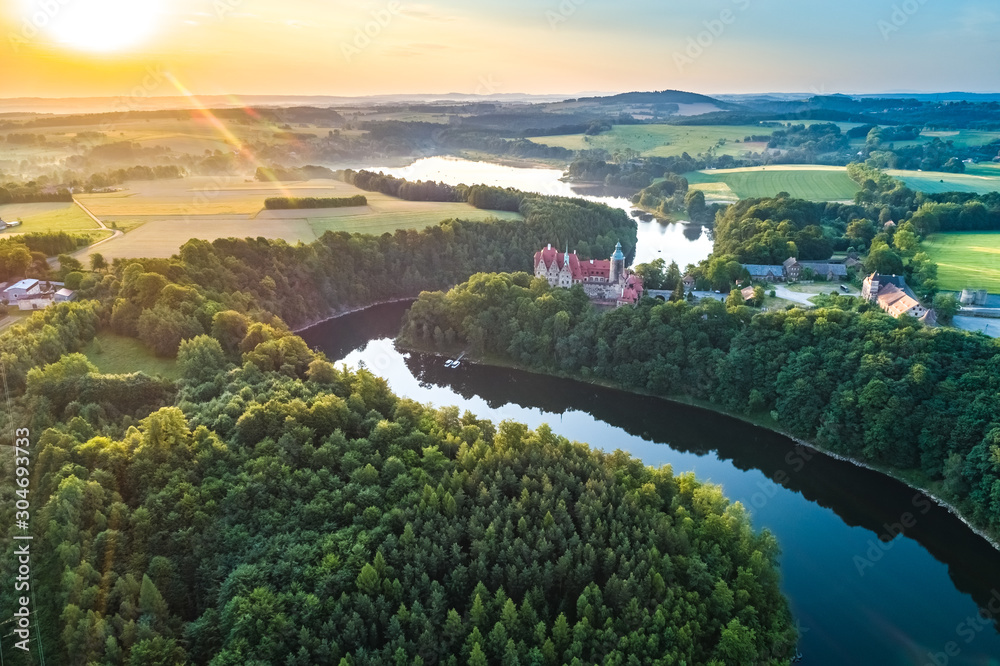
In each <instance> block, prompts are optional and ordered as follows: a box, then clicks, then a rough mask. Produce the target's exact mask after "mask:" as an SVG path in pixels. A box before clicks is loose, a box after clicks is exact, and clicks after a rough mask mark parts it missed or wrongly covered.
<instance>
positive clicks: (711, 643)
mask: <svg viewBox="0 0 1000 666" xmlns="http://www.w3.org/2000/svg"><path fill="white" fill-rule="evenodd" d="M445 226H447V225H445ZM327 242H330V243H332V242H333V240H332V239H329V238H328V239H327ZM241 248H242V250H243V251H244V252H250V253H249V254H246V255H244V256H242V257H241V256H240V255H239V253H238V252H232V250H240V249H241ZM213 249H215V248H214V246H211V245H209V244H207V243H194V244H189V245H188V246H186V249H185V252H184V253H183V255H182V257H181V258H179V259H177V260H173V261H151V260H147V261H146V262H145V265H144V264H143V263H139V262H128V263H125V264H119V265H118V266H114V267H110V268H105V269H104V270H105V271H106V273H104V274H103V277H101V278H100V281H99V282H97V280H96V276H95V275H89V276H88V277H87V280H89V281H90V282H92V283H93V284H91V285H90V286H89V287H86V288H84V289H90V290H91V294H92V295H95V296H98V297H97V298H95V299H92V300H84V301H82V302H79V303H67V304H60V305H56V306H53V307H50V308H48V309H46V310H44V311H42V312H39V313H36V314H34V315H32V316H31V317H30V318H29V319H28V320H27V321H26V322H25V323H24V324H21V325H17V326H15V327H13V328H12V329H11V330H9V331H8V332H5V333H4V334H2V335H0V362H2V363H3V364H4V367H5V371H6V380H7V382H8V386H9V388H10V390H11V391H12V394H13V396H14V401H13V405H12V406H13V417H14V420H15V422H16V423H17V424H18V426H19V427H27V428H29V429H30V431H31V432H32V433H34V437H35V438H36V439H34V440H33V441H32V442H31V447H32V455H33V456H34V458H33V468H32V470H33V471H32V482H31V491H30V493H31V494H30V497H31V506H33V507H34V514H33V517H32V525H33V534H34V536H35V539H36V540H35V541H34V545H33V547H34V548H35V552H37V553H39V554H40V555H39V557H38V558H37V559H36V560H35V561H34V564H33V566H34V569H33V571H34V576H35V580H36V581H45V584H42V585H37V584H36V585H37V589H36V592H35V596H34V601H33V603H34V605H35V606H34V607H35V608H36V612H37V620H36V622H37V625H38V626H39V627H46V628H48V630H47V631H45V632H44V633H43V634H42V638H41V640H42V642H43V647H44V652H45V654H46V655H48V658H49V659H50V660H54V661H56V662H57V663H61V664H70V665H72V664H81V665H83V664H90V663H104V664H131V665H135V666H138V665H140V664H142V665H144V666H145V665H146V664H183V663H199V664H213V665H214V666H219V665H224V664H234V665H235V664H240V665H244V664H250V665H252V664H261V665H263V664H272V663H282V664H290V665H296V664H303V665H305V664H327V663H329V664H338V665H339V666H349V665H351V664H359V665H360V664H386V663H395V664H438V663H441V664H477V665H486V664H511V663H535V664H563V663H567V664H593V663H602V664H647V663H648V664H677V663H704V664H713V665H715V666H723V665H725V664H732V663H759V664H782V663H786V662H787V659H788V656H789V655H790V653H791V652H792V651H793V649H794V644H795V641H796V635H795V630H794V629H793V628H792V625H791V617H790V613H789V610H788V607H787V603H786V601H785V599H784V598H783V597H782V595H781V593H780V590H779V586H778V585H779V581H778V575H777V570H776V558H777V554H778V548H777V545H776V543H775V541H774V539H773V537H772V536H771V535H770V534H768V533H766V532H765V533H755V532H754V531H753V529H752V527H751V525H750V523H749V520H748V517H747V514H746V513H745V511H744V510H743V509H742V507H740V506H738V505H731V504H730V503H729V502H728V501H727V500H726V499H725V498H724V497H723V495H722V493H721V491H720V490H719V489H718V488H716V487H713V486H706V485H703V484H701V483H699V482H698V481H696V480H695V479H694V478H693V476H692V475H690V474H687V475H674V474H673V473H672V471H671V470H670V469H669V468H663V469H659V470H654V469H650V468H646V467H644V466H643V465H642V464H641V463H640V462H638V461H636V460H635V459H633V458H631V457H630V456H628V455H626V454H624V453H621V452H618V453H614V454H602V453H597V452H595V451H593V450H591V449H589V448H587V447H586V446H585V445H582V444H576V443H571V442H569V441H567V440H565V439H563V438H559V437H556V436H554V435H553V434H552V432H551V431H550V430H548V429H547V428H546V427H541V428H539V429H538V430H536V431H534V432H531V431H529V430H528V429H527V428H526V427H525V426H522V425H519V424H516V423H511V422H504V423H501V424H496V425H495V424H492V423H490V422H488V421H482V420H478V419H477V418H476V417H474V416H473V415H471V414H468V413H466V414H462V415H459V413H458V410H456V409H454V408H442V409H433V408H431V407H428V406H424V405H420V404H417V403H415V402H413V401H410V400H404V399H400V398H397V397H396V396H394V395H393V394H392V393H391V392H390V391H389V389H388V387H387V385H386V383H385V381H384V380H382V379H380V378H378V377H376V376H374V375H372V374H371V373H369V372H367V371H365V370H363V369H361V370H358V371H349V370H347V369H346V368H337V367H335V366H334V365H333V364H331V363H330V362H329V361H328V360H326V359H325V358H324V357H323V356H322V355H321V354H317V353H314V352H313V351H311V350H310V349H309V348H308V346H307V345H306V344H305V343H304V342H303V341H302V339H301V338H299V337H298V336H296V335H294V334H292V333H290V332H289V331H288V327H287V326H286V325H285V323H284V322H283V321H281V320H280V319H279V318H277V317H275V316H273V314H269V313H267V312H265V311H263V310H262V309H260V307H259V306H258V305H257V304H255V303H254V302H253V299H252V297H251V295H250V294H248V293H240V292H239V290H238V289H239V286H240V285H239V284H237V285H235V286H234V285H229V284H227V282H226V281H225V280H224V279H220V278H223V277H226V276H225V274H222V273H218V274H214V273H212V272H211V270H210V269H211V268H212V267H214V268H216V269H218V268H219V266H220V265H221V262H219V263H218V264H217V263H215V262H214V261H213V257H215V255H214V254H213V253H212V250H213ZM218 250H219V251H220V253H222V254H220V256H231V257H232V258H234V259H235V260H236V261H237V262H240V261H247V262H248V263H247V265H246V268H245V270H247V271H248V272H249V271H250V270H251V267H252V268H254V269H256V270H257V271H258V272H257V276H258V278H257V282H258V283H260V282H266V281H267V280H268V279H269V278H270V276H269V275H265V278H263V279H262V278H260V277H259V276H260V275H261V274H262V272H263V271H264V270H266V264H261V263H259V262H257V261H256V258H257V255H255V254H253V253H252V252H251V250H252V243H250V242H246V243H245V244H243V245H240V244H237V242H236V241H230V242H229V244H222V245H220V246H218ZM290 250H291V248H288V247H287V246H284V247H282V246H278V245H274V246H270V245H268V246H265V247H264V248H262V249H261V254H260V256H261V257H267V256H268V254H269V253H271V252H276V253H278V254H281V255H283V257H284V259H286V260H288V262H289V263H288V264H287V266H293V265H297V264H296V263H295V262H294V261H292V259H294V257H293V256H290V255H288V254H287V253H288V252H289V251H290ZM215 259H216V261H217V260H218V257H215ZM228 263H231V262H227V264H228ZM346 274H349V273H346V272H343V273H340V275H346ZM192 275H196V276H198V277H199V278H203V279H204V286H198V287H195V286H194V285H193V284H192V283H190V282H188V280H189V279H190V277H191V276H192ZM229 277H232V276H229ZM291 278H292V279H304V278H303V277H302V276H294V275H292V276H291ZM331 279H332V278H331ZM271 282H272V283H273V282H274V281H273V279H272V280H271ZM276 287H277V285H275V284H268V285H264V288H266V289H271V290H275V289H276ZM227 290H230V291H227ZM284 293H285V294H287V293H288V292H284ZM241 305H242V306H243V310H242V311H240V306H241ZM135 315H138V319H137V322H136V326H137V330H136V331H135V332H134V333H135V334H138V335H140V337H142V336H143V335H144V331H145V332H147V333H148V329H151V328H153V327H159V329H158V330H159V334H163V332H164V331H166V330H168V329H169V330H170V331H173V332H175V333H176V334H177V337H179V338H180V340H179V342H178V343H177V345H176V348H174V349H170V347H171V346H173V343H172V342H171V343H170V344H168V345H166V346H164V347H163V349H162V351H164V352H166V353H174V354H176V355H177V363H178V367H179V368H180V371H181V374H182V378H181V380H180V381H179V382H176V383H175V382H171V381H167V380H162V379H155V378H151V377H148V376H146V375H144V374H143V373H133V374H128V375H104V374H101V373H100V372H99V371H98V370H97V368H96V367H94V366H93V365H92V364H91V363H90V362H89V361H88V360H87V358H86V357H84V356H83V355H81V354H79V353H77V352H79V351H80V350H81V349H82V348H83V347H84V346H85V345H87V344H88V343H89V342H90V341H91V340H93V339H94V337H95V335H96V334H97V333H98V332H99V331H108V330H112V329H114V328H115V327H116V326H121V325H122V322H123V321H126V320H127V319H128V318H129V317H132V316H135ZM172 326H177V327H178V328H177V330H176V331H174V329H171V328H170V327H172ZM185 326H190V328H185ZM171 340H172V339H171ZM6 464H7V463H4V465H6ZM12 492H13V488H10V487H8V488H7V489H5V491H4V493H5V497H4V499H5V500H6V501H4V502H3V503H2V507H3V509H2V511H3V517H4V518H5V519H6V524H7V525H13V515H12V512H13V511H14V506H15V504H14V502H13V501H12V499H13V496H12V495H11V493H12ZM290 517H294V519H293V520H290ZM13 544H14V542H13V541H12V540H8V546H7V547H6V550H7V553H6V557H4V558H3V560H2V564H0V567H7V566H9V563H11V562H14V561H16V559H15V558H14V557H13V556H12V549H13V548H14V545H13ZM11 594H13V589H12V588H11V587H8V588H4V589H3V590H0V599H2V601H3V602H4V603H7V604H8V605H11V604H12V603H13V600H12V599H11V597H10V595H11ZM8 654H9V653H8Z"/></svg>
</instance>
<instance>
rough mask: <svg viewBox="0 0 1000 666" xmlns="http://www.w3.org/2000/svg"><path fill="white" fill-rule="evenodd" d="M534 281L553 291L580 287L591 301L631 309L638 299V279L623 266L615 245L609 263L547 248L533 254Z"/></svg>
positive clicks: (622, 254) (640, 292) (604, 260)
mask: <svg viewBox="0 0 1000 666" xmlns="http://www.w3.org/2000/svg"><path fill="white" fill-rule="evenodd" d="M535 277H541V278H545V279H546V280H547V281H548V283H549V284H550V285H551V286H553V287H560V288H562V289H569V288H570V287H572V286H574V285H577V284H579V285H582V286H583V291H584V292H585V293H586V294H587V296H588V297H589V298H590V299H591V300H593V301H601V302H608V303H615V304H616V305H617V306H619V307H620V306H622V305H634V304H635V303H637V302H638V301H639V299H640V298H641V297H642V292H643V287H642V278H640V277H639V276H638V275H635V274H634V273H632V271H630V270H629V269H628V268H626V266H625V254H624V253H623V252H622V244H621V243H618V245H617V246H616V247H615V251H614V254H612V255H611V257H610V258H609V259H586V260H581V259H580V258H579V257H578V256H577V254H576V252H575V251H574V252H572V253H570V251H569V248H567V249H566V251H565V252H560V251H559V250H557V249H555V248H553V247H552V245H549V246H548V247H547V248H545V249H544V250H539V251H538V252H536V253H535Z"/></svg>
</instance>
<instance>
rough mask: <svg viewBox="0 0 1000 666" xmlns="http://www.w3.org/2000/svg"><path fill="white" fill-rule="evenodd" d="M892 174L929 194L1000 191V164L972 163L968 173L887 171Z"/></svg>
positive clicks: (915, 188)
mask: <svg viewBox="0 0 1000 666" xmlns="http://www.w3.org/2000/svg"><path fill="white" fill-rule="evenodd" d="M886 173H888V174H889V175H890V176H893V177H895V178H898V179H900V180H902V181H903V182H904V183H906V186H907V187H909V188H911V189H914V190H917V191H920V192H925V193H927V194H940V193H942V192H972V193H974V194H987V193H989V192H997V191H1000V165H994V164H976V165H970V166H969V167H968V168H967V169H966V173H939V172H936V171H898V170H893V171H887V172H886Z"/></svg>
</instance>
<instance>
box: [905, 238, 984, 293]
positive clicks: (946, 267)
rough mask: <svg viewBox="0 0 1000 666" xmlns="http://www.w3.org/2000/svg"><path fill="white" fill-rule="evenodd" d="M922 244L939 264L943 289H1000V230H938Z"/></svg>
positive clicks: (939, 276) (939, 279) (939, 275)
mask: <svg viewBox="0 0 1000 666" xmlns="http://www.w3.org/2000/svg"><path fill="white" fill-rule="evenodd" d="M922 247H923V249H924V251H926V252H927V253H928V254H929V255H930V256H931V259H933V260H934V261H935V262H936V263H937V265H938V284H939V286H940V287H941V289H944V290H947V291H961V290H962V289H965V288H966V287H971V288H973V289H986V290H987V291H989V292H990V293H992V294H998V293H1000V233H985V234H981V233H975V232H971V233H967V232H959V233H947V234H934V235H933V236H931V237H929V238H928V239H927V240H925V241H924V242H923V244H922Z"/></svg>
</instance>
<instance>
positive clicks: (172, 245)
mask: <svg viewBox="0 0 1000 666" xmlns="http://www.w3.org/2000/svg"><path fill="white" fill-rule="evenodd" d="M355 194H363V195H364V196H365V197H367V199H368V206H364V207H353V208H330V209H308V210H265V209H264V200H265V199H266V198H268V197H273V196H296V197H306V196H311V197H331V196H352V195H355ZM80 199H81V201H82V202H84V204H85V205H86V206H87V207H88V208H90V210H91V211H92V212H93V213H94V214H95V215H97V216H98V217H100V218H101V219H102V220H104V222H105V223H106V224H108V226H112V225H115V226H117V227H119V228H121V229H123V230H125V231H126V232H127V233H126V234H125V236H124V237H123V238H118V239H115V240H113V241H109V242H108V243H105V244H103V245H101V246H100V247H98V248H96V250H94V251H96V252H100V253H101V254H102V255H104V256H105V257H107V258H109V259H113V258H116V257H120V258H140V257H169V256H172V255H173V254H175V253H176V252H177V251H178V250H179V249H180V247H181V246H182V245H183V244H184V243H185V242H187V241H188V240H190V239H191V238H200V239H203V240H209V241H211V240H215V239H217V238H231V237H237V238H246V237H251V238H257V237H263V238H282V239H284V240H286V241H288V242H290V243H295V242H298V241H302V242H307V243H308V242H311V241H313V240H315V239H317V238H319V237H320V236H322V235H323V234H324V233H325V232H326V231H347V232H349V233H354V232H358V233H367V234H375V235H379V234H383V233H386V232H390V233H391V232H393V231H395V230H396V229H423V228H425V227H427V226H430V225H435V224H438V223H440V222H442V221H443V220H446V219H451V218H459V219H463V220H484V219H489V218H494V217H498V218H504V219H520V216H519V215H518V214H516V213H507V212H499V211H487V210H479V209H477V208H473V207H472V206H470V205H468V204H464V203H437V202H424V201H403V200H402V199H396V198H393V197H390V196H387V195H384V194H380V193H378V192H364V191H362V190H359V189H357V188H355V187H354V186H352V185H348V184H346V183H342V182H339V181H333V180H314V181H303V182H294V183H258V182H247V181H246V180H245V179H242V178H185V179H178V180H163V181H143V182H135V183H130V184H129V186H128V189H127V190H123V191H122V192H114V193H110V194H93V195H83V196H81V197H80ZM92 252H93V251H91V252H88V253H87V254H90V253H92Z"/></svg>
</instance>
